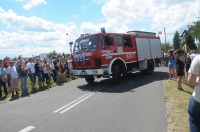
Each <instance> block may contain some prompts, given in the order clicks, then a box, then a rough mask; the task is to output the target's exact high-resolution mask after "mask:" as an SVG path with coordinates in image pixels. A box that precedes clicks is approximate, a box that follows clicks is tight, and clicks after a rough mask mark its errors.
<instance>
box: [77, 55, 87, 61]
mask: <svg viewBox="0 0 200 132" xmlns="http://www.w3.org/2000/svg"><path fill="white" fill-rule="evenodd" d="M74 60H75V61H84V60H85V56H83V55H81V56H77V57H75V58H74Z"/></svg>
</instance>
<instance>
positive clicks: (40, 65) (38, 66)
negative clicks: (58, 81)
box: [35, 58, 44, 90]
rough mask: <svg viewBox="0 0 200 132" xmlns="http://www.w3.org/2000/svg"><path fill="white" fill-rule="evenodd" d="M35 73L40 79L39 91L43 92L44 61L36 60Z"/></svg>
mask: <svg viewBox="0 0 200 132" xmlns="http://www.w3.org/2000/svg"><path fill="white" fill-rule="evenodd" d="M35 73H36V76H37V77H38V85H39V89H40V90H43V89H44V88H43V61H42V60H40V59H39V58H36V63H35Z"/></svg>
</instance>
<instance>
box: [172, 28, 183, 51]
mask: <svg viewBox="0 0 200 132" xmlns="http://www.w3.org/2000/svg"><path fill="white" fill-rule="evenodd" d="M180 46H181V40H180V38H179V33H178V31H176V32H175V34H174V38H173V47H174V50H177V49H179V48H180Z"/></svg>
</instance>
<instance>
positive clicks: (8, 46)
mask: <svg viewBox="0 0 200 132" xmlns="http://www.w3.org/2000/svg"><path fill="white" fill-rule="evenodd" d="M0 22H2V23H4V24H5V25H7V27H8V28H14V29H16V30H15V32H7V31H1V32H0V38H1V39H0V47H3V49H2V50H1V55H3V54H5V55H8V54H11V53H12V54H16V55H19V54H22V55H24V56H31V55H32V54H35V55H38V54H40V53H49V52H52V51H53V50H56V52H58V53H63V52H65V53H70V48H69V45H68V43H69V42H70V41H72V40H71V39H74V38H77V36H78V35H79V34H77V32H79V31H78V28H77V26H76V25H74V24H73V23H66V24H63V23H60V24H56V23H53V22H51V21H46V20H44V19H41V18H37V17H35V16H33V17H24V16H20V15H18V14H16V13H14V12H13V11H12V10H8V11H7V12H6V11H4V10H3V9H2V8H1V7H0ZM75 31H76V32H75ZM66 33H68V34H69V36H66ZM69 37H70V38H69ZM21 51H22V52H21Z"/></svg>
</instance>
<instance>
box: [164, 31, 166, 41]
mask: <svg viewBox="0 0 200 132" xmlns="http://www.w3.org/2000/svg"><path fill="white" fill-rule="evenodd" d="M164 35H165V44H166V32H165V28H164Z"/></svg>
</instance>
